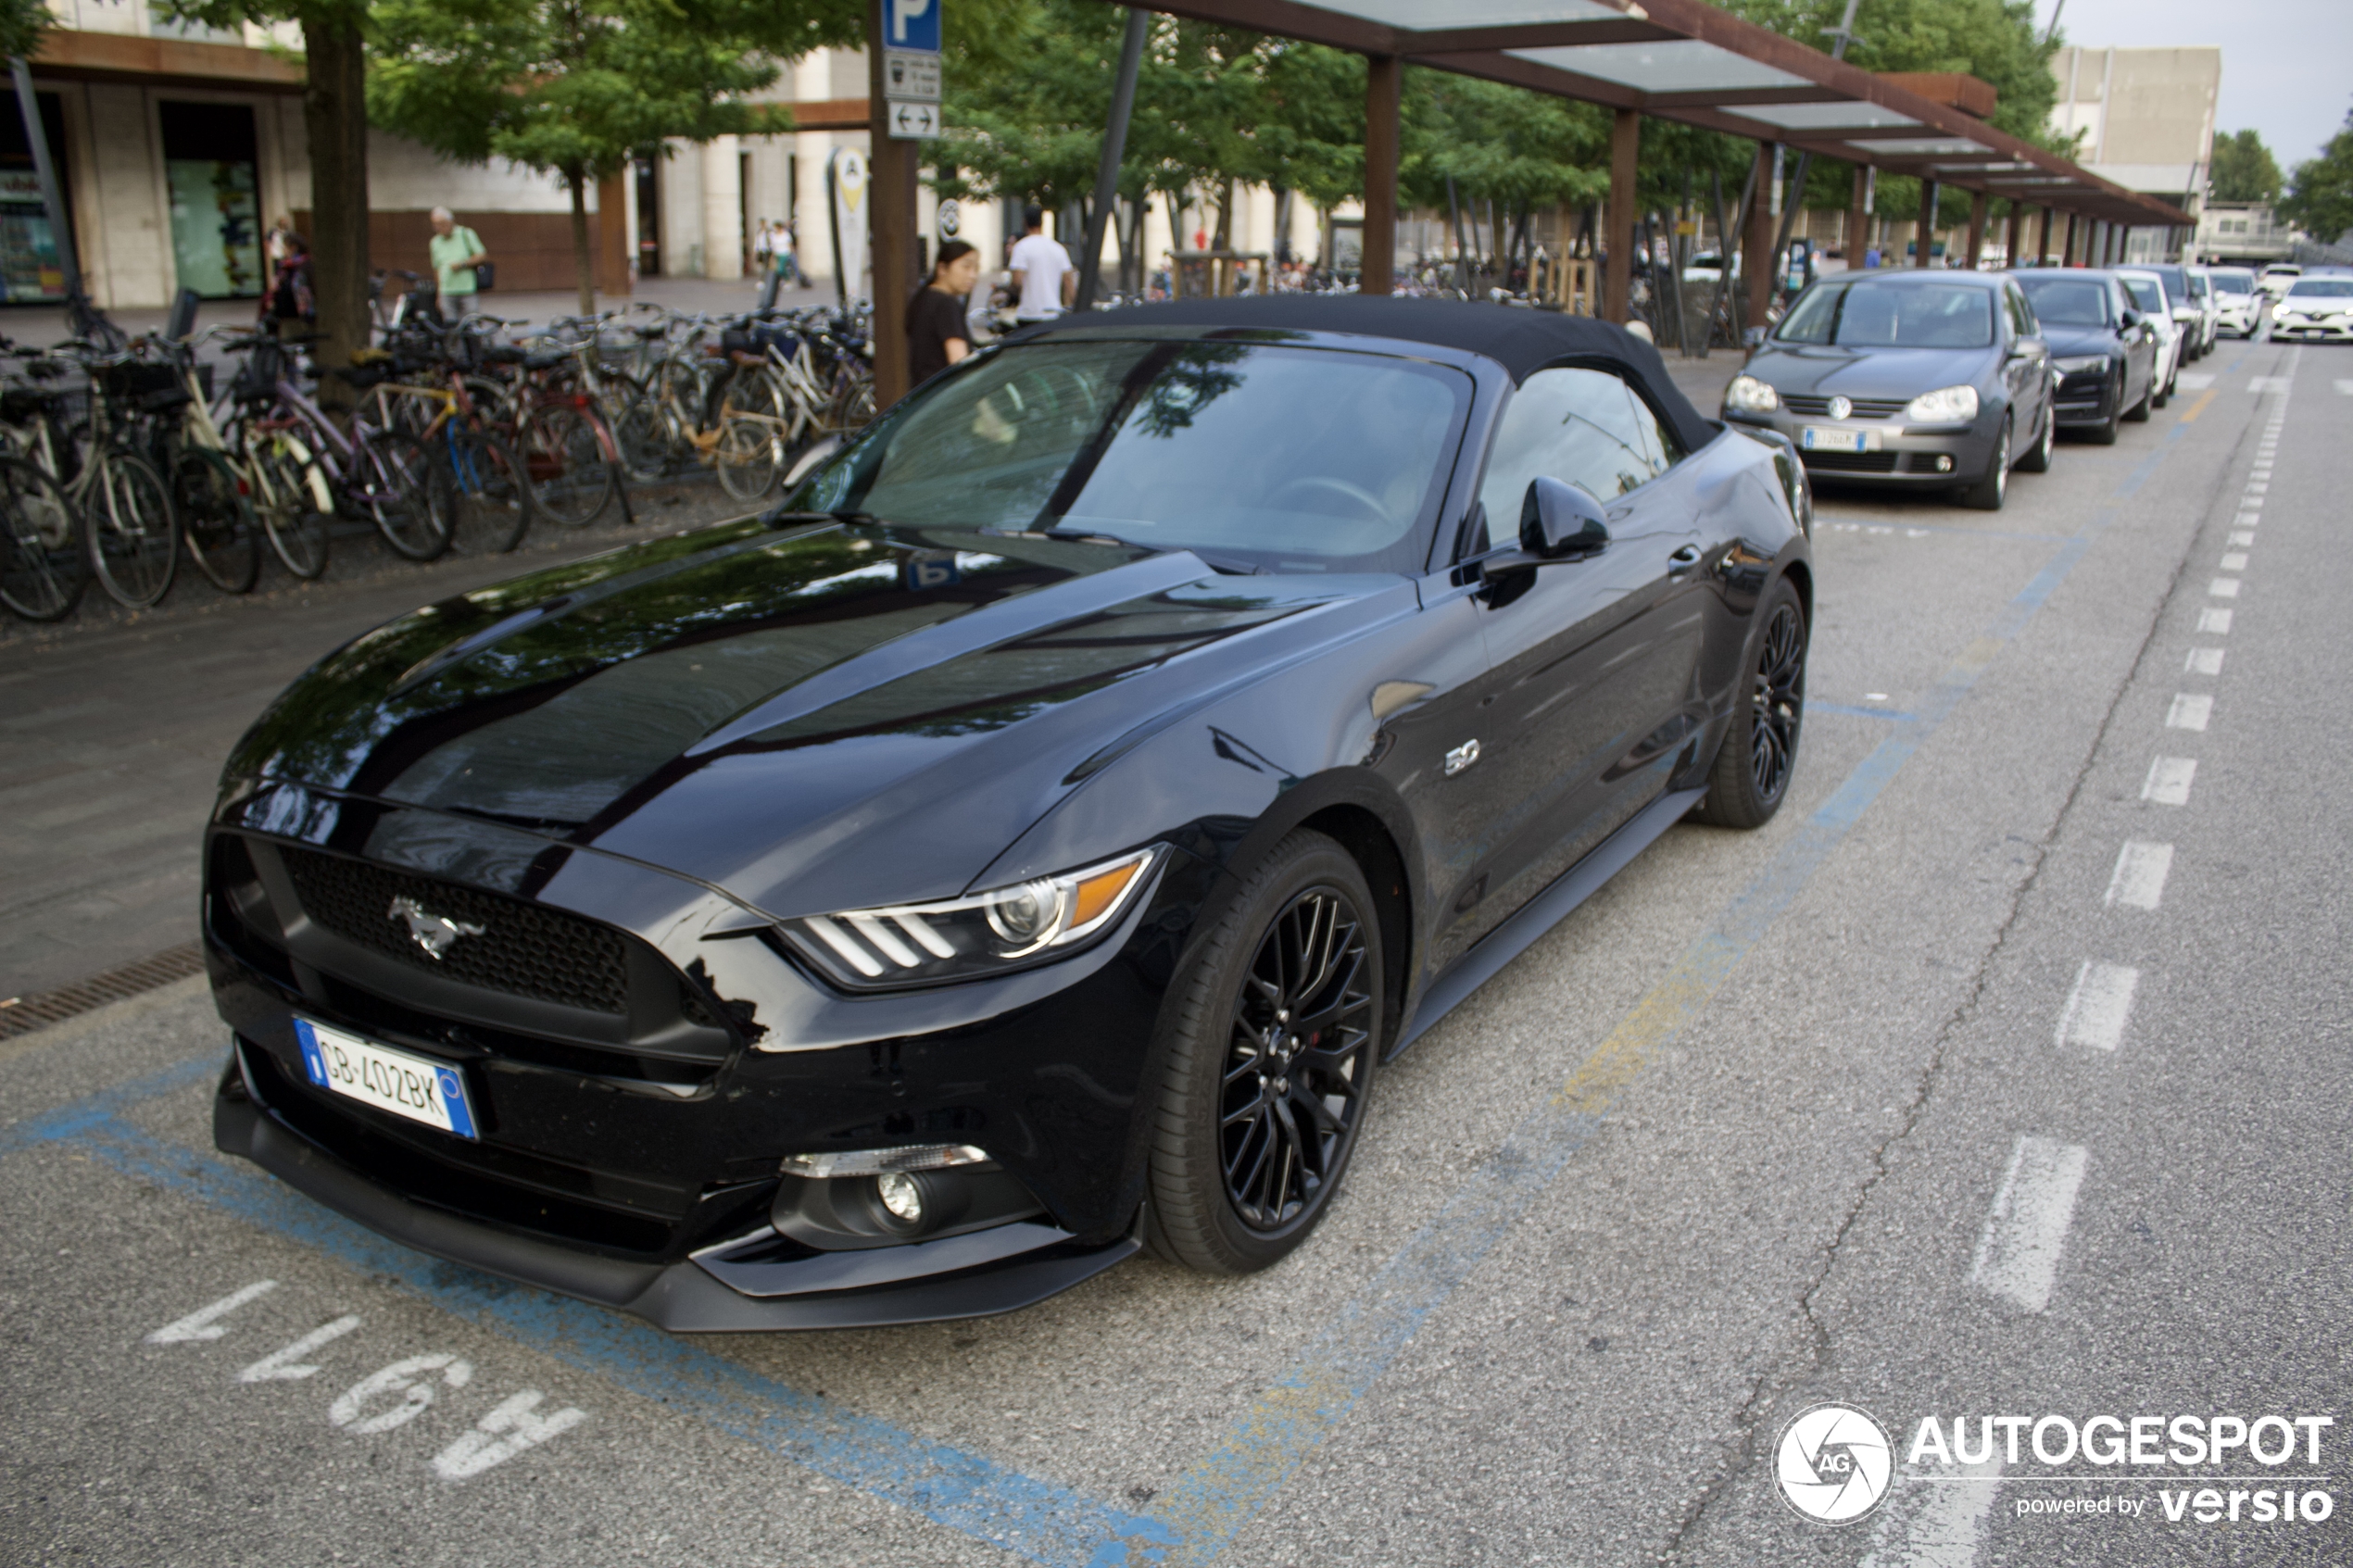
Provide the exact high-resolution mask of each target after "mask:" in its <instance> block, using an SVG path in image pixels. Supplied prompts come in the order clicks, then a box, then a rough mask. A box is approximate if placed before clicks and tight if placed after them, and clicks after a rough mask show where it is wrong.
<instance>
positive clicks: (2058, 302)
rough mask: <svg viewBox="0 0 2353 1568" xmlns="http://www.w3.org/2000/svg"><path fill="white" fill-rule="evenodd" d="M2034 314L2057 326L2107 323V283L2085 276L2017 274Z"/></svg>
mask: <svg viewBox="0 0 2353 1568" xmlns="http://www.w3.org/2000/svg"><path fill="white" fill-rule="evenodd" d="M2019 286H2020V287H2021V288H2023V289H2025V290H2026V297H2027V298H2028V299H2030V300H2032V301H2033V302H2034V314H2035V315H2036V316H2037V317H2039V318H2041V319H2042V320H2044V321H2045V322H2046V323H2048V324H2049V325H2052V326H2057V327H2105V326H2107V325H2108V285H2107V284H2106V283H2098V282H2092V281H2090V280H2089V279H2085V278H2020V280H2019Z"/></svg>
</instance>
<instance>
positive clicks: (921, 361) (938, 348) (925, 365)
mask: <svg viewBox="0 0 2353 1568" xmlns="http://www.w3.org/2000/svg"><path fill="white" fill-rule="evenodd" d="M978 282H980V251H979V250H978V248H976V247H975V246H974V245H970V244H968V243H967V242H965V241H963V240H950V241H948V242H947V243H946V244H944V245H941V246H940V247H939V258H938V259H937V260H936V261H934V262H933V263H932V266H931V282H927V283H925V285H924V286H923V287H922V288H919V289H917V290H916V291H915V297H914V298H912V299H911V300H909V301H908V302H907V368H908V370H909V371H910V375H911V380H910V384H911V385H914V386H921V385H922V384H923V383H925V382H926V381H929V380H930V379H931V378H932V377H934V376H936V375H937V374H938V373H939V372H940V371H942V370H946V369H947V368H948V367H949V366H950V365H952V364H954V363H956V361H958V360H959V359H962V358H963V357H964V356H965V355H967V354H970V353H971V352H972V351H973V345H972V338H971V335H970V334H971V332H972V328H971V327H970V326H968V325H967V324H966V321H965V315H966V310H967V305H968V296H970V295H971V294H972V292H973V287H974V285H975V284H976V283H978Z"/></svg>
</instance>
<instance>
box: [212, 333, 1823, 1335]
mask: <svg viewBox="0 0 2353 1568" xmlns="http://www.w3.org/2000/svg"><path fill="white" fill-rule="evenodd" d="M1810 515H1811V500H1810V497H1809V495H1808V493H1807V491H1806V480H1805V477H1804V473H1803V470H1802V469H1801V468H1800V467H1799V465H1798V463H1797V461H1796V460H1795V458H1794V456H1793V453H1792V451H1791V450H1790V447H1789V445H1788V443H1787V442H1786V441H1785V440H1783V439H1782V438H1780V437H1778V436H1774V435H1770V434H1751V433H1743V432H1740V431H1727V430H1725V429H1723V428H1722V427H1720V426H1718V425H1716V424H1713V423H1711V422H1709V421H1707V420H1703V419H1702V418H1700V417H1699V416H1698V415H1697V414H1696V413H1695V412H1694V411H1693V410H1692V408H1691V406H1690V404H1688V403H1687V402H1686V401H1685V400H1684V399H1683V398H1682V397H1681V396H1680V395H1679V394H1678V393H1677V392H1676V390H1675V389H1674V387H1673V385H1672V383H1669V382H1668V380H1667V375H1666V372H1665V367H1664V366H1663V365H1662V364H1661V362H1660V360H1659V358H1658V356H1657V354H1656V353H1655V352H1654V351H1653V350H1652V349H1651V348H1650V347H1649V346H1648V345H1644V344H1642V343H1639V342H1637V341H1635V340H1634V339H1632V338H1630V337H1629V336H1628V335H1627V334H1626V333H1625V332H1621V331H1619V330H1618V329H1617V328H1615V327H1610V326H1605V325H1602V324H1599V323H1595V322H1592V321H1589V320H1576V319H1571V318H1564V317H1560V316H1554V315H1549V314H1542V313H1537V312H1530V311H1524V310H1510V309H1504V308H1501V307H1491V306H1485V305H1461V304H1440V303H1436V302H1416V301H1398V300H1381V299H1367V298H1348V297H1340V298H1321V299H1308V300H1298V299H1291V300H1283V299H1264V300H1244V301H1232V300H1223V301H1204V302H1195V303H1190V304H1185V305H1176V306H1164V307H1150V308H1144V309H1138V310H1131V311H1125V312H1119V313H1110V314H1092V315H1088V316H1085V317H1081V318H1069V319H1066V320H1065V321H1064V322H1063V323H1060V324H1055V325H1051V326H1049V327H1046V328H1042V329H1038V330H1033V331H1031V332H1026V333H1023V334H1021V335H1020V336H1018V337H1016V338H1015V339H1013V340H1011V341H1010V342H1008V343H1007V344H1005V345H1002V346H1000V347H997V348H994V349H990V350H988V351H984V352H983V353H981V354H978V355H976V356H975V357H973V358H971V359H969V360H967V361H965V362H964V363H963V364H961V365H959V366H957V367H955V368H954V369H953V370H950V371H947V372H946V373H944V374H942V375H940V376H938V377H937V378H935V379H934V380H933V381H931V382H930V383H926V384H925V386H923V387H921V388H919V389H918V390H917V391H916V392H915V393H914V394H913V395H911V396H910V397H908V398H907V399H906V400H904V401H903V402H902V403H900V405H899V406H898V407H896V408H893V409H891V410H890V411H889V413H888V414H887V415H886V416H885V417H884V418H883V419H881V420H878V421H877V422H876V423H875V425H873V426H872V427H871V428H869V429H868V430H867V431H866V432H865V433H863V434H862V436H861V437H860V438H859V439H857V440H856V441H855V442H853V443H851V444H850V445H848V446H847V447H845V448H844V449H843V450H842V451H841V452H839V453H838V454H837V456H835V457H834V458H831V459H830V460H829V461H828V462H826V463H825V464H824V466H823V467H821V468H819V469H817V470H815V471H813V472H812V474H811V475H810V476H809V477H808V478H807V479H806V480H805V481H804V482H802V483H800V484H799V486H798V487H797V488H796V489H795V490H794V491H793V492H792V493H791V494H790V495H787V496H786V498H785V500H784V502H783V503H782V504H781V505H780V506H779V507H778V508H777V509H775V510H774V511H772V512H770V513H768V514H767V515H765V516H763V517H758V518H748V519H745V520H743V521H737V522H732V523H725V524H722V525H720V526H716V527H711V528H704V529H700V530H698V531H695V532H690V533H681V534H678V535H676V536H674V537H670V538H662V539H654V540H648V541H647V542H644V543H640V544H634V545H631V546H627V547H625V548H623V549H618V550H615V551H612V552H611V553H610V554H607V555H602V556H598V557H596V558H591V559H587V560H584V561H579V562H576V563H573V564H572V565H568V566H560V567H555V568H551V569H548V570H546V571H537V572H535V573H533V574H531V575H529V576H526V577H522V578H519V579H517V580H515V581H513V582H510V583H504V584H501V585H499V586H496V587H491V588H485V589H483V590H480V591H478V592H475V593H471V594H467V595H463V596H459V597H456V598H452V599H448V600H446V601H444V602H442V603H439V604H434V605H430V606H428V607H426V608H422V609H420V610H418V611H416V612H415V613H413V614H410V615H407V616H404V617H402V618H400V619H399V620H396V621H392V622H391V623H389V624H387V625H384V626H382V627H380V628H378V629H376V630H375V631H372V632H370V633H367V634H365V635H363V636H361V637H359V638H358V639H356V640H355V641H353V642H351V643H350V644H348V645H346V646H344V647H343V648H341V649H339V650H337V651H336V652H335V653H333V654H332V655H330V656H328V657H327V658H326V659H322V660H321V662H320V663H319V664H318V665H317V666H316V667H315V668H314V669H312V670H311V671H309V672H308V674H306V675H305V676H303V677H302V679H301V680H299V681H298V682H296V684H294V685H293V686H292V687H291V688H289V689H288V690H287V691H286V693H285V694H284V695H283V696H281V697H280V698H279V699H278V701H277V702H276V703H275V704H274V705H273V706H272V707H271V709H270V710H269V711H268V712H267V713H266V714H265V715H263V717H262V718H261V720H260V721H258V723H257V724H256V725H255V726H254V728H253V730H252V732H251V733H250V734H248V735H246V736H245V739H244V740H243V741H242V742H241V743H240V744H239V746H238V747H237V749H236V752H235V754H234V756H233V758H232V759H231V760H230V762H229V765H228V768H227V771H226V773H225V776H224V780H223V784H222V791H221V796H220V803H219V806H218V808H217V809H216V810H215V813H214V815H213V818H212V822H211V824H210V827H209V830H208V842H207V847H206V859H205V871H206V874H205V893H204V931H205V939H206V947H207V957H208V962H209V965H210V972H211V979H212V985H213V990H214V994H215V996H216V997H217V999H218V1003H219V1006H220V1012H221V1015H222V1017H223V1018H224V1019H226V1020H227V1022H229V1024H230V1027H231V1029H232V1031H233V1045H232V1057H231V1060H230V1063H229V1067H228V1070H227V1072H226V1073H224V1074H223V1076H222V1078H221V1082H220V1090H219V1094H218V1098H217V1100H216V1104H215V1118H214V1130H215V1136H216V1139H217V1141H218V1142H219V1144H220V1148H223V1149H226V1150H228V1151H230V1152H232V1153H234V1154H238V1155H242V1156H245V1157H247V1158H249V1159H251V1160H256V1161H258V1163H259V1164H261V1165H262V1166H264V1167H265V1168H267V1169H269V1170H270V1171H272V1172H274V1173H277V1174H278V1175H279V1176H280V1177H282V1178H283V1179H284V1180H285V1181H287V1182H288V1183H290V1184H292V1185H295V1186H296V1187H298V1188H299V1189H301V1190H302V1191H304V1192H306V1193H308V1194H310V1195H311V1196H312V1197H314V1198H318V1199H319V1200H320V1201H321V1202H323V1203H326V1204H328V1205H330V1206H331V1207H333V1208H335V1209H338V1210H342V1211H343V1212H345V1213H346V1214H348V1215H351V1216H353V1217H354V1218H356V1219H358V1220H359V1221H361V1222H362V1223H367V1224H369V1225H371V1226H374V1227H375V1228H377V1229H378V1230H381V1231H383V1232H384V1233H386V1234H387V1235H390V1236H396V1237H397V1238H399V1239H401V1240H402V1241H405V1242H407V1243H409V1244H410V1245H413V1246H415V1247H418V1248H422V1249H424V1250H426V1251H429V1252H433V1253H435V1254H438V1255H440V1256H442V1257H445V1258H448V1259H453V1260H457V1261H461V1262H464V1263H469V1264H472V1265H475V1266H478V1267H481V1268H484V1269H486V1270H490V1271H493V1272H495V1273H500V1274H503V1275H506V1276H509V1277H510V1278H513V1279H517V1280H522V1281H525V1282H528V1283H531V1284H534V1285H538V1286H546V1287H547V1288H549V1289H552V1290H557V1291H561V1292H566V1293H569V1294H571V1295H573V1296H576V1297H580V1298H585V1299H589V1300H593V1301H598V1302H603V1303H607V1304H609V1305H611V1306H614V1307H618V1308H621V1309H623V1310H625V1311H631V1312H635V1313H637V1314H640V1315H641V1316H643V1317H646V1318H648V1319H649V1320H651V1321H652V1322H654V1323H660V1324H662V1325H665V1326H667V1327H669V1328H672V1329H676V1330H732V1329H755V1328H811V1327H833V1326H847V1325H857V1324H875V1323H909V1322H918V1321H925V1320H932V1319H941V1318H954V1317H965V1316H972V1315H976V1314H980V1313H986V1312H995V1311H1006V1310H1009V1309H1013V1308H1016V1307H1020V1306H1023V1305H1026V1304H1027V1303H1029V1302H1032V1301H1035V1300H1037V1299H1038V1298H1041V1297H1044V1296H1047V1295H1050V1294H1051V1293H1052V1292H1054V1291H1057V1290H1061V1289H1063V1288H1065V1287H1067V1286H1070V1285H1072V1284H1075V1283H1076V1282H1077V1281H1079V1280H1081V1279H1084V1278H1086V1277H1088V1275H1090V1274H1092V1273H1097V1272H1099V1271H1101V1270H1102V1269H1105V1268H1108V1267H1110V1266H1111V1265H1113V1264H1114V1263H1116V1262H1118V1261H1121V1260H1122V1259H1124V1258H1126V1257H1127V1256H1129V1255H1130V1254H1132V1253H1134V1252H1135V1251H1137V1250H1138V1249H1139V1248H1152V1249H1153V1250H1154V1251H1155V1252H1157V1253H1159V1254H1160V1255H1162V1256H1163V1257H1165V1258H1168V1259H1171V1260H1175V1261H1179V1262H1182V1263H1185V1264H1188V1265H1190V1266H1191V1267H1194V1268H1197V1269H1202V1270H1206V1271H1209V1272H1212V1273H1240V1272H1244V1271H1248V1270H1252V1269H1256V1268H1260V1267H1264V1266H1265V1265H1266V1264H1268V1263H1270V1262H1272V1261H1274V1260H1276V1259H1277V1258H1280V1257H1282V1256H1283V1255H1284V1254H1285V1253H1286V1252H1288V1251H1289V1250H1290V1248H1293V1247H1296V1246H1297V1245H1299V1243H1300V1242H1301V1241H1302V1238H1303V1237H1304V1236H1306V1235H1307V1234H1308V1232H1309V1231H1310V1230H1312V1229H1313V1227H1314V1226H1315V1222H1316V1220H1317V1219H1318V1218H1319V1217H1320V1216H1321V1214H1322V1213H1323V1211H1324V1210H1325V1209H1326V1207H1327V1205H1328V1203H1329V1201H1330V1199H1331V1196H1332V1194H1333V1192H1334V1190H1335V1189H1336V1188H1337V1186H1338V1185H1339V1183H1340V1178H1341V1175H1342V1173H1343V1172H1344V1171H1345V1170H1346V1168H1347V1164H1348V1159H1349V1153H1350V1150H1351V1148H1353V1145H1354V1143H1355V1141H1356V1139H1357V1137H1358V1136H1359V1135H1360V1134H1361V1133H1362V1131H1363V1129H1364V1126H1365V1118H1366V1116H1367V1115H1368V1114H1369V1111H1370V1108H1371V1098H1372V1095H1373V1088H1374V1078H1375V1076H1376V1073H1377V1071H1378V1066H1379V1064H1380V1063H1381V1061H1382V1060H1384V1059H1385V1058H1387V1057H1390V1056H1392V1055H1393V1054H1394V1053H1395V1052H1396V1051H1398V1050H1399V1049H1400V1048H1402V1047H1403V1046H1405V1045H1406V1044H1407V1043H1408V1042H1410V1041H1411V1040H1413V1039H1414V1038H1415V1036H1416V1035H1418V1034H1420V1033H1421V1032H1422V1031H1424V1030H1426V1029H1428V1027H1429V1026H1430V1024H1431V1023H1432V1022H1434V1021H1436V1020H1437V1019H1438V1018H1439V1017H1440V1016H1441V1014H1443V1013H1444V1012H1445V1011H1446V1010H1448V1009H1449V1008H1450V1007H1452V1006H1453V1004H1454V1003H1456V1002H1457V1001H1459V1000H1460V999H1461V998H1462V997H1465V996H1466V995H1468V994H1469V992H1470V991H1471V990H1472V989H1473V988H1474V987H1476V986H1477V985H1478V984H1479V983H1480V982H1481V981H1482V980H1484V979H1486V978H1487V977H1488V976H1489V975H1491V974H1492V973H1493V972H1495V971H1496V970H1497V969H1498V968H1500V967H1501V966H1502V965H1503V964H1504V963H1505V962H1506V961H1508V960H1510V959H1511V958H1512V957H1513V956H1514V955H1515V954H1516V953H1518V952H1519V951H1520V950H1522V949H1523V948H1524V947H1527V945H1528V944H1529V942H1531V941H1533V940H1534V939H1535V938H1536V937H1537V936H1538V935H1541V933H1542V932H1543V931H1544V930H1545V929H1547V928H1548V927H1549V926H1551V925H1552V924H1553V923H1554V922H1556V921H1557V920H1559V919H1560V917H1561V916H1562V915H1563V914H1565V913H1566V912H1567V910H1568V909H1571V908H1573V907H1574V906H1575V905H1576V904H1577V903H1578V902H1579V900H1580V899H1582V898H1583V897H1586V896H1587V895H1588V894H1589V893H1591V892H1592V890H1593V889H1594V888H1595V887H1597V886H1598V885H1600V884H1601V883H1602V882H1603V881H1604V880H1605V879H1606V878H1607V877H1608V876H1610V875H1611V874H1612V873H1613V872H1616V871H1617V869H1618V868H1619V867H1620V866H1622V865H1624V864H1625V863H1626V862H1627V861H1628V860H1629V859H1631V858H1632V857H1633V856H1634V855H1636V854H1638V853H1639V852H1640V851H1641V850H1642V847H1644V846H1645V845H1647V844H1649V843H1650V842H1651V841H1652V840H1653V839H1654V838H1655V837H1656V836H1657V835H1658V834H1660V833H1662V832H1664V831H1665V830H1666V828H1667V826H1668V825H1669V824H1670V823H1672V822H1676V821H1678V820H1679V819H1681V818H1683V817H1685V816H1687V815H1690V816H1695V817H1696V818H1697V819H1698V820H1700V821H1703V822H1715V823H1719V824H1725V825H1729V826H1735V827H1746V826H1754V825H1755V824H1756V823H1759V822H1763V821H1765V820H1766V819H1767V818H1768V817H1769V816H1770V815H1771V814H1772V813H1773V811H1774V809H1776V808H1777V807H1778V806H1779V805H1780V802H1781V800H1782V799H1783V798H1784V797H1785V794H1786V792H1787V790H1788V788H1789V784H1790V776H1791V770H1792V768H1793V765H1794V763H1795V759H1796V747H1797V741H1798V730H1799V722H1800V720H1801V717H1802V714H1803V705H1804V696H1805V669H1806V631H1807V625H1808V622H1809V617H1810V612H1811V609H1812V600H1813V576H1812V567H1811V559H1810V554H1809V546H1808V533H1809V529H1810Z"/></svg>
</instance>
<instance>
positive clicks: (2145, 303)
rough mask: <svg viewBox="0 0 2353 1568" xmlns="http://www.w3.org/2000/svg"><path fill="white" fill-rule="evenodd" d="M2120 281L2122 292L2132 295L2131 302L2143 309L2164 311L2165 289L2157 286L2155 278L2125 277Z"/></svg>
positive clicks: (2161, 313) (2159, 312)
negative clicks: (2122, 285)
mask: <svg viewBox="0 0 2353 1568" xmlns="http://www.w3.org/2000/svg"><path fill="white" fill-rule="evenodd" d="M2122 282H2123V284H2124V292H2125V293H2126V294H2129V295H2132V296H2133V304H2135V305H2137V306H2139V307H2141V308H2142V309H2144V310H2154V311H2156V312H2157V313H2158V314H2159V315H2163V314H2164V313H2165V291H2164V290H2163V289H2161V288H2159V287H2158V282H2157V280H2156V279H2155V278H2126V279H2124V280H2122Z"/></svg>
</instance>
